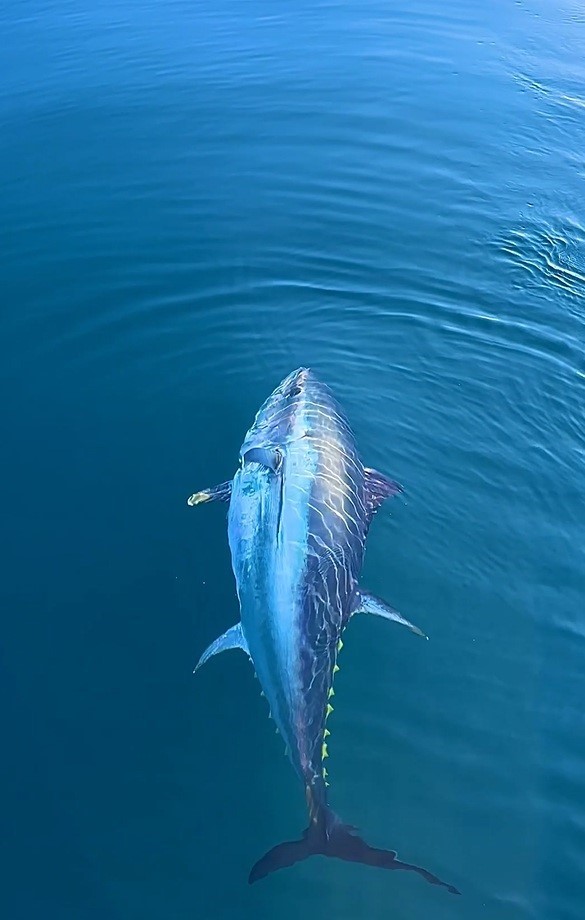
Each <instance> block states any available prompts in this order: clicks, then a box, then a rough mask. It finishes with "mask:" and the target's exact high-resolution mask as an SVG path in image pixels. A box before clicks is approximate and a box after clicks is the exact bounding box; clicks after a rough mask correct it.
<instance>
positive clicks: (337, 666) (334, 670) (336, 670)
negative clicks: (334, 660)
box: [333, 664, 340, 674]
mask: <svg viewBox="0 0 585 920" xmlns="http://www.w3.org/2000/svg"><path fill="white" fill-rule="evenodd" d="M339 670H340V668H339V665H338V664H334V665H333V673H334V674H337V672H338V671H339Z"/></svg>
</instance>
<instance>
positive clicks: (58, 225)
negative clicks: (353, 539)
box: [0, 0, 585, 920]
mask: <svg viewBox="0 0 585 920" xmlns="http://www.w3.org/2000/svg"><path fill="white" fill-rule="evenodd" d="M0 27H1V32H2V45H3V54H2V62H1V63H0V72H1V74H2V80H1V81H0V125H1V136H2V140H1V142H0V191H1V197H0V201H1V213H2V220H1V222H0V236H1V239H0V248H1V252H2V306H1V313H0V377H1V380H2V385H3V386H2V390H3V400H2V407H3V413H2V416H3V425H2V429H3V430H2V435H3V436H2V451H1V452H0V457H1V461H0V462H1V473H2V485H3V499H2V504H3V514H2V518H3V523H4V528H3V530H4V540H3V552H2V570H3V574H2V580H1V586H2V587H1V592H2V599H1V600H2V602H1V608H0V609H1V622H2V630H1V633H2V637H1V641H0V656H1V658H0V681H1V692H2V698H3V706H2V710H3V723H4V727H3V732H2V737H3V742H4V743H3V751H2V758H1V768H0V772H1V773H2V784H1V785H2V791H3V797H4V803H3V807H2V816H3V833H2V837H3V843H4V854H3V857H2V863H1V864H2V874H3V883H2V898H1V900H2V917H3V918H6V920H38V918H43V920H53V918H55V920H85V918H107V920H130V918H136V920H184V918H197V920H248V918H250V920H252V918H253V920H274V918H276V917H278V918H279V920H296V918H301V917H302V918H307V917H335V918H336V920H358V918H364V920H386V918H389V917H392V918H394V920H400V918H404V920H407V918H408V920H428V918H431V917H432V918H433V920H451V918H454V917H460V918H465V920H476V918H480V917H485V918H489V920H529V918H532V920H581V918H583V916H585V718H584V701H585V600H584V595H585V574H584V555H583V554H584V548H585V471H584V462H585V448H584V435H585V417H584V407H585V397H584V385H585V349H584V343H585V184H584V183H585V165H584V162H585V161H584V150H585V89H584V87H585V63H584V61H585V57H584V53H583V52H584V49H585V14H584V13H583V7H582V5H581V4H579V3H577V2H576V0H559V2H557V3H553V2H552V0H517V2H512V0H494V2H491V3H485V4H478V3H472V2H471V0H445V2H444V3H441V4H439V3H433V2H430V0H413V2H408V3H407V2H405V0H397V2H392V3H390V2H381V0H362V2H359V3H358V2H348V3H341V2H335V0H313V2H311V3H307V2H305V0H298V2H296V3H294V4H293V3H283V2H281V0H273V2H270V3H268V2H261V0H243V2H242V0H241V2H236V0H216V2H215V3H204V2H199V3H197V2H195V3H188V2H185V0H166V2H164V3H155V2H153V0H143V2H138V0H104V2H102V3H100V4H90V3H88V2H86V0H63V2H60V3H58V4H57V3H54V2H49V0H4V2H3V4H2V7H1V9H0ZM299 365H309V366H311V367H312V368H314V369H315V371H316V372H317V373H318V374H319V375H320V376H321V377H322V378H323V380H324V381H326V382H327V383H328V384H329V385H330V386H331V387H332V388H333V390H334V392H335V393H336V395H337V396H338V398H339V400H340V401H341V403H342V405H343V406H344V408H345V410H346V412H347V414H348V416H349V418H350V420H351V422H352V425H353V427H354V430H355V433H356V437H357V439H358V443H359V445H360V448H361V452H362V457H363V460H364V462H365V463H367V464H368V465H371V466H376V467H378V468H380V469H382V470H384V471H385V472H387V473H388V474H389V475H391V476H392V477H394V478H396V479H398V480H400V481H401V482H402V483H403V484H404V487H405V490H406V491H405V495H404V497H403V498H401V499H396V500H394V501H393V502H392V503H389V504H388V505H387V506H385V507H384V508H383V509H382V510H381V511H380V512H379V514H378V516H377V518H376V520H375V522H374V524H373V526H372V530H371V532H370V537H369V540H368V548H367V556H366V565H365V571H364V584H365V585H366V586H367V587H368V588H369V589H370V590H372V591H374V592H376V593H377V594H379V595H381V596H383V597H385V598H386V599H387V600H388V601H389V602H390V603H391V604H393V605H394V606H396V607H397V608H398V609H399V610H400V611H401V612H402V613H403V614H404V616H406V617H408V618H409V619H412V620H413V621H414V622H416V623H417V624H418V625H419V626H421V627H422V628H423V629H424V630H425V632H427V633H428V634H429V636H430V641H429V642H421V641H420V640H417V638H416V637H414V636H413V635H411V634H410V633H408V632H407V631H406V630H402V629H400V628H399V627H397V626H393V625H391V624H388V623H385V622H382V621H377V620H374V619H368V618H366V617H363V618H358V619H356V621H355V622H353V623H352V624H351V625H350V627H349V629H348V631H347V634H346V641H345V647H344V651H343V655H342V658H341V660H340V664H341V673H340V674H339V675H338V678H337V680H336V699H335V702H336V707H335V713H334V715H333V716H332V718H331V722H330V728H331V732H332V734H331V738H330V739H329V740H330V746H329V750H330V760H329V762H328V767H329V773H330V779H331V790H330V791H331V799H332V804H333V806H334V808H335V809H336V811H338V812H339V813H340V814H341V815H342V817H343V818H344V819H345V820H347V821H348V822H350V823H352V824H355V825H357V826H358V827H359V828H360V830H361V832H362V833H363V835H364V836H365V837H366V839H367V840H368V841H369V842H371V843H372V844H374V845H378V846H382V847H384V846H386V847H395V848H396V849H397V850H398V853H399V855H400V856H401V857H402V858H404V859H406V860H409V861H412V862H417V863H420V864H422V865H425V866H427V867H428V868H429V869H430V870H431V871H433V872H436V873H437V874H438V875H440V876H442V877H444V878H446V879H447V880H448V881H449V882H451V883H453V884H454V885H456V886H457V887H458V888H459V889H460V890H461V892H462V897H461V898H458V899H457V898H453V897H452V896H451V895H449V894H448V893H446V892H445V891H443V890H441V889H437V888H433V887H431V886H429V885H426V884H425V883H424V881H423V880H421V879H420V878H419V877H417V876H415V875H412V874H407V873H384V872H382V871H376V870H374V869H368V868H365V867H362V866H356V865H347V864H343V863H340V862H337V861H334V860H325V859H321V858H315V859H313V860H308V861H306V862H304V863H302V864H299V865H297V866H295V867H293V868H291V869H289V870H287V871H285V872H281V873H278V874H276V875H274V876H272V877H270V878H268V879H266V880H265V881H263V882H262V883H259V884H258V885H256V886H253V887H252V888H250V887H248V885H247V874H248V871H249V869H250V867H251V865H252V864H253V863H254V862H255V861H256V859H258V858H259V856H260V855H261V854H262V853H263V852H265V850H266V849H268V848H269V847H270V846H272V845H274V844H276V843H278V842H280V841H282V840H286V839H290V838H291V837H295V836H296V835H298V833H299V832H300V831H301V830H302V828H303V827H304V826H305V823H306V815H305V805H304V797H303V793H302V789H301V788H300V786H299V784H298V783H297V781H296V779H295V777H294V774H293V772H292V769H291V767H290V765H289V763H288V762H287V760H286V759H285V757H284V756H283V752H282V744H281V741H280V739H279V738H278V737H276V736H275V734H274V727H273V723H271V722H269V720H268V718H267V707H266V705H265V701H264V700H263V699H261V697H260V694H259V687H258V684H257V682H256V681H255V680H254V677H253V672H252V669H251V668H250V666H249V664H248V662H247V661H246V659H245V657H244V656H239V655H237V654H233V655H226V656H222V657H221V658H217V659H214V660H213V661H212V662H210V663H209V664H208V665H206V667H205V669H204V670H202V671H201V673H199V674H197V677H196V678H195V677H193V676H192V674H191V671H192V668H193V666H194V664H195V662H196V660H197V658H198V656H199V654H200V653H201V651H202V650H203V648H204V647H205V646H206V645H207V644H208V642H210V641H211V640H212V639H213V638H215V636H216V635H218V634H219V633H220V632H223V631H224V630H225V629H226V628H227V627H228V626H230V625H232V623H234V622H235V621H236V619H237V617H238V608H237V600H236V595H235V587H234V582H233V578H232V575H231V568H230V560H229V553H228V548H227V538H226V515H225V506H209V507H202V508H197V509H190V508H188V507H187V505H186V498H187V496H188V495H189V494H190V493H191V492H193V491H195V490H196V489H200V488H204V487H206V486H212V485H215V484H216V483H218V482H220V481H222V480H224V479H227V478H229V477H230V476H231V475H232V473H233V471H234V469H235V468H236V465H237V454H238V449H239V446H240V443H241V440H242V438H243V435H244V432H245V430H246V429H247V427H248V426H249V424H250V422H251V420H252V418H253V415H254V413H255V411H256V409H257V408H258V406H259V405H260V403H261V402H262V400H263V399H264V398H265V397H266V396H267V395H268V394H269V393H270V391H271V390H272V389H273V387H274V386H275V385H276V384H277V383H278V382H279V380H280V379H281V378H282V377H283V376H284V375H285V374H287V373H288V372H289V371H290V370H292V369H293V368H295V367H298V366H299Z"/></svg>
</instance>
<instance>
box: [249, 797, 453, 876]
mask: <svg viewBox="0 0 585 920" xmlns="http://www.w3.org/2000/svg"><path fill="white" fill-rule="evenodd" d="M317 855H321V856H334V857H335V858H336V859H344V860H346V861H347V862H357V863H363V864H364V865H366V866H375V867H377V868H378V869H404V870H406V871H408V872H416V873H418V875H421V876H422V877H423V878H424V879H425V880H426V881H427V882H429V883H430V884H431V885H440V886H441V887H442V888H446V889H447V891H450V892H451V894H461V892H460V891H458V890H457V888H455V886H454V885H449V884H448V883H447V882H443V881H442V880H441V879H440V878H438V877H437V876H436V875H433V873H432V872H429V871H428V869H424V868H423V867H422V866H415V865H413V864H412V863H407V862H403V861H402V860H401V859H398V858H397V854H396V852H395V851H394V850H379V849H378V848H377V847H371V846H370V845H369V844H368V843H366V842H365V840H362V838H361V837H360V836H359V835H358V833H357V830H356V828H355V827H351V826H350V825H348V824H343V822H342V821H340V819H339V818H338V817H337V815H336V814H335V813H334V812H333V811H331V809H329V808H327V807H323V808H321V809H320V811H319V813H318V815H317V816H316V819H315V820H313V821H312V822H311V824H310V825H309V827H308V828H307V829H306V830H305V831H304V832H303V836H302V837H301V839H300V840H290V841H288V842H286V843H279V844H278V846H275V847H273V848H272V849H271V850H269V851H268V852H267V853H266V854H265V855H264V856H263V857H262V859H260V860H258V862H257V863H256V865H255V866H253V868H252V871H251V872H250V876H249V879H248V881H249V882H250V884H252V883H253V882H257V881H259V879H261V878H264V877H265V876H267V875H270V873H271V872H276V870H277V869H284V868H286V867H287V866H293V865H294V864H295V863H297V862H300V861H301V860H303V859H307V858H308V857H309V856H317Z"/></svg>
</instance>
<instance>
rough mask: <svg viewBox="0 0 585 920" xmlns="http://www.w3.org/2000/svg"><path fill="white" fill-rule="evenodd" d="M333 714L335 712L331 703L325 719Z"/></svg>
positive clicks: (328, 705) (328, 704)
mask: <svg viewBox="0 0 585 920" xmlns="http://www.w3.org/2000/svg"><path fill="white" fill-rule="evenodd" d="M332 712H333V706H332V705H331V703H327V711H326V713H325V718H327V716H330V715H331V713H332Z"/></svg>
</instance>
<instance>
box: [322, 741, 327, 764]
mask: <svg viewBox="0 0 585 920" xmlns="http://www.w3.org/2000/svg"><path fill="white" fill-rule="evenodd" d="M326 757H329V751H328V750H327V745H326V744H325V742H323V745H322V747H321V760H325V758H326Z"/></svg>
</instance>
